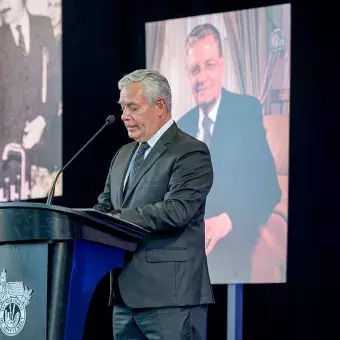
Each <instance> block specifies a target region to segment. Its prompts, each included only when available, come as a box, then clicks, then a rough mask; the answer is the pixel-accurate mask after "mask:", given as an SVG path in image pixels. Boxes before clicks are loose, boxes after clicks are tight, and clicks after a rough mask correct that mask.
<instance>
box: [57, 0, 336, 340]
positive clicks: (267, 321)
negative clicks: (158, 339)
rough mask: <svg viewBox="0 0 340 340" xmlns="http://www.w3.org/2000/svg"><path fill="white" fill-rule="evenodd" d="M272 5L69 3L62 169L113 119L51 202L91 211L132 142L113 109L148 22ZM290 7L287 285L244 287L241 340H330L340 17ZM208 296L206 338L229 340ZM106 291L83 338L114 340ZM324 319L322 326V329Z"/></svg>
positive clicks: (315, 7) (219, 289)
mask: <svg viewBox="0 0 340 340" xmlns="http://www.w3.org/2000/svg"><path fill="white" fill-rule="evenodd" d="M278 3H284V2H278V1H276V2H274V1H243V0H241V1H240V0H239V1H236V0H231V1H223V2H219V1H216V0H209V1H208V0H206V1H203V0H195V1H193V0H187V1H178V0H163V1H160V0H158V1H156V0H145V1H136V0H130V1H121V0H100V1H94V0H93V1H90V0H67V1H66V0H65V1H64V2H63V109H64V113H63V134H64V135H63V159H64V164H65V162H66V161H67V160H69V159H70V158H71V157H72V155H73V154H74V153H75V152H76V151H77V150H78V149H79V148H80V147H81V146H82V145H83V144H84V143H85V142H86V141H87V139H89V138H90V137H91V135H93V134H94V133H95V132H96V130H97V129H99V127H100V126H101V125H102V124H103V123H104V122H105V118H106V116H107V115H109V114H115V115H116V118H117V122H116V123H115V124H114V126H111V127H109V128H108V129H107V130H106V131H105V132H104V133H103V134H101V135H100V136H99V137H98V139H97V140H96V141H95V142H94V143H93V144H92V145H90V146H89V148H88V149H87V150H86V151H85V152H84V153H83V154H81V156H79V158H78V159H77V160H76V161H75V162H74V163H73V165H72V166H71V167H70V168H68V169H67V170H66V172H65V173H64V196H63V197H62V198H57V199H55V201H54V202H55V204H58V205H64V206H68V207H92V206H93V205H94V204H95V203H96V198H97V196H98V194H99V193H100V192H101V190H102V188H103V185H104V181H105V178H106V175H107V170H108V167H109V164H110V161H111V159H112V157H113V155H114V154H115V152H116V151H117V150H118V148H119V147H120V146H121V145H123V144H125V143H127V142H128V141H129V140H128V137H127V135H126V132H125V129H124V126H123V124H122V122H121V121H120V111H119V107H118V104H116V102H117V100H118V97H119V92H118V88H117V82H118V80H119V79H120V77H122V76H123V75H124V74H126V73H128V72H131V71H133V70H135V69H137V68H145V48H144V46H145V36H144V24H145V22H147V21H157V20H162V19H170V18H178V17H186V16H193V15H200V14H206V13H215V12H224V11H229V10H239V9H245V8H253V7H260V6H265V5H273V4H278ZM291 3H292V30H291V31H292V56H291V62H292V67H291V70H292V75H291V91H292V92H291V116H290V117H291V118H290V119H291V129H290V134H291V140H290V183H289V186H290V188H289V193H290V197H289V241H288V274H287V275H288V283H287V284H266V285H245V286H244V320H243V321H244V339H245V340H248V339H252V340H253V339H256V340H257V339H259V340H267V339H268V340H269V339H270V340H280V339H303V340H304V339H328V336H327V335H326V334H327V332H330V329H331V326H332V325H335V323H333V322H332V321H331V319H332V317H331V312H330V310H328V309H326V310H325V309H324V305H325V304H324V303H325V302H330V301H331V300H333V295H334V292H335V291H334V290H332V289H333V288H332V287H331V285H332V283H331V282H332V281H333V282H336V277H335V269H336V268H337V265H335V266H332V264H331V261H332V259H336V257H334V255H332V256H330V255H331V252H332V251H334V249H336V244H337V237H336V235H337V234H336V232H337V225H339V223H338V222H337V220H336V218H335V217H336V216H337V210H336V202H337V201H336V199H337V197H336V195H335V187H336V186H335V183H336V182H335V178H336V170H335V169H336V167H335V166H334V165H333V164H331V163H332V162H333V161H334V159H336V158H337V157H336V154H339V152H337V151H336V149H337V148H336V144H335V135H336V133H332V127H335V126H336V121H337V115H338V112H339V104H338V101H337V95H338V94H337V88H338V87H339V86H337V82H336V76H335V74H336V72H337V66H338V60H337V52H336V48H337V45H338V44H339V43H338V40H339V39H338V34H339V29H338V28H337V18H336V13H337V12H336V10H335V8H334V7H331V5H330V3H331V2H330V1H322V2H319V3H318V2H314V3H312V1H298V0H296V1H292V2H291ZM332 14H334V18H333V17H332ZM179 81H180V80H179ZM332 91H333V92H335V93H334V94H331V92H332ZM334 131H335V130H334ZM333 150H334V151H333ZM336 152H337V153H336ZM334 175H335V176H334ZM334 203H335V204H334ZM333 205H334V206H333ZM322 238H325V239H326V241H327V246H325V247H321V239H322ZM332 242H333V243H332ZM321 253H322V254H325V255H326V256H327V260H328V261H327V262H326V264H325V265H324V266H323V267H322V269H324V270H325V275H323V280H321V260H320V256H321ZM335 262H336V261H335ZM321 281H323V282H324V283H326V284H327V285H328V288H327V290H324V291H321ZM214 293H215V298H216V304H215V305H213V306H211V308H210V310H209V319H208V335H209V337H208V338H209V339H217V340H219V339H225V338H226V317H227V316H226V301H227V295H226V287H225V286H215V287H214ZM107 295H108V280H107V278H105V279H103V281H102V282H101V283H100V285H99V286H98V289H97V291H96V293H95V296H94V298H93V301H92V303H91V308H90V311H89V314H88V320H87V323H86V330H85V338H86V339H112V331H111V309H110V308H109V307H107ZM325 317H327V326H326V327H323V323H322V320H323V319H324V318H325ZM336 337H337V336H335V335H334V338H336ZM332 338H333V336H332Z"/></svg>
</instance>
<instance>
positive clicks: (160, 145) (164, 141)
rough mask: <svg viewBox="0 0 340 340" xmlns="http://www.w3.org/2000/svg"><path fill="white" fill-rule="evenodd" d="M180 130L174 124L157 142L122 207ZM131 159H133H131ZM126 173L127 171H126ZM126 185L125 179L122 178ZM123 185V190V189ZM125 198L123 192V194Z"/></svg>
mask: <svg viewBox="0 0 340 340" xmlns="http://www.w3.org/2000/svg"><path fill="white" fill-rule="evenodd" d="M177 131H178V128H177V125H176V123H173V124H172V126H171V127H170V128H169V129H168V130H167V131H166V132H165V133H164V134H163V136H162V137H161V138H160V139H159V140H158V141H157V143H156V145H155V146H154V147H153V148H152V149H151V151H150V153H149V154H148V155H147V157H146V158H145V160H144V161H143V163H142V164H141V166H140V168H139V169H138V172H137V173H136V175H135V178H134V179H133V181H132V182H131V184H130V187H129V188H128V191H127V192H126V194H125V197H124V199H123V203H122V206H124V204H125V203H126V202H127V200H128V198H129V197H130V196H131V194H132V192H133V191H134V189H135V188H136V185H137V184H138V183H139V181H140V180H141V178H142V177H143V176H144V174H145V173H146V172H147V171H148V170H149V169H150V167H151V166H152V165H153V164H154V163H155V162H156V161H157V159H158V158H159V157H160V156H161V155H162V154H163V153H164V151H165V150H166V149H167V148H168V146H167V145H168V144H169V143H171V141H172V140H173V138H174V136H175V134H176V133H177ZM130 159H131V157H130ZM129 163H130V161H129V162H128V165H127V167H128V166H129ZM125 173H126V171H125ZM122 181H123V184H124V177H123V178H122ZM123 184H122V188H123ZM122 196H123V192H122Z"/></svg>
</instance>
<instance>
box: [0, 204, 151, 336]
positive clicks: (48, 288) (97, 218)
mask: <svg viewBox="0 0 340 340" xmlns="http://www.w3.org/2000/svg"><path fill="white" fill-rule="evenodd" d="M147 234H148V232H147V231H146V230H144V229H143V228H141V227H139V226H137V225H134V224H132V223H129V222H127V221H124V220H121V219H119V218H118V217H113V216H109V215H106V214H102V213H99V212H95V211H93V210H88V211H86V210H74V209H69V208H64V207H59V206H54V205H46V204H39V203H4V204H0V340H3V339H4V340H5V339H6V340H7V339H8V338H9V337H12V336H15V339H17V340H27V339H34V340H45V339H47V340H80V339H82V336H83V329H84V325H85V319H86V315H87V312H88V307H89V304H90V300H91V297H92V294H93V292H94V290H95V288H96V286H97V284H98V283H99V281H100V280H101V279H102V278H103V277H104V276H105V275H106V274H107V273H108V272H109V271H110V270H114V269H116V268H119V267H122V266H123V265H124V256H125V254H126V252H132V251H134V250H135V249H136V247H137V245H138V243H139V242H140V241H141V240H142V239H143V238H144V237H145V236H146V235H147ZM100 320H101V315H100V313H98V327H100Z"/></svg>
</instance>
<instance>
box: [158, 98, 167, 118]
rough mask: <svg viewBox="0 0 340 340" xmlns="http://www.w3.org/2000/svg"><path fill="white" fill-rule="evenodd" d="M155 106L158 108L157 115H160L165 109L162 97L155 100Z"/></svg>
mask: <svg viewBox="0 0 340 340" xmlns="http://www.w3.org/2000/svg"><path fill="white" fill-rule="evenodd" d="M156 107H157V109H158V116H159V117H161V116H162V115H163V113H164V112H165V111H166V104H165V99H164V98H159V99H158V100H157V102H156Z"/></svg>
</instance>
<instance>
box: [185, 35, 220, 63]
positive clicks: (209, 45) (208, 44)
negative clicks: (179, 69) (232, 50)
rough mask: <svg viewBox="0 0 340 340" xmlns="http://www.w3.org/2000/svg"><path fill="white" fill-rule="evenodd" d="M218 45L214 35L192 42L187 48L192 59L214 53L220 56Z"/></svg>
mask: <svg viewBox="0 0 340 340" xmlns="http://www.w3.org/2000/svg"><path fill="white" fill-rule="evenodd" d="M218 54H219V53H218V46H217V42H216V40H215V38H214V37H213V36H212V35H209V36H207V37H204V38H203V39H200V40H197V41H195V42H194V43H192V44H191V45H190V46H189V47H188V50H187V55H188V58H189V60H190V59H197V58H204V57H208V56H212V55H217V56H218Z"/></svg>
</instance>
